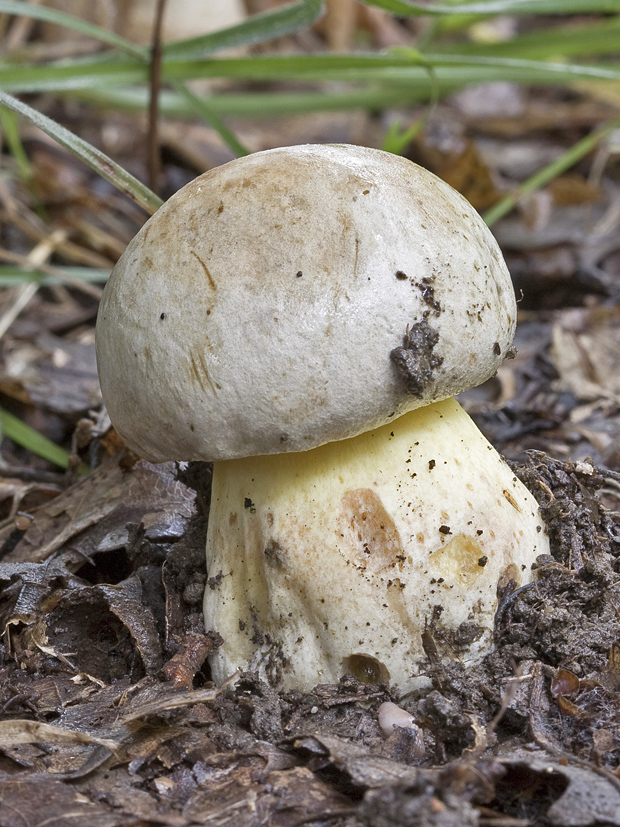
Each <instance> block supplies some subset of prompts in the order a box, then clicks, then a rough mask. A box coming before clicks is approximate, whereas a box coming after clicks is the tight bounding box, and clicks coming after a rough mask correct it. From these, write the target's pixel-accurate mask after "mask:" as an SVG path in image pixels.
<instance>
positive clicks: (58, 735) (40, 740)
mask: <svg viewBox="0 0 620 827" xmlns="http://www.w3.org/2000/svg"><path fill="white" fill-rule="evenodd" d="M17 744H99V745H100V746H102V747H107V748H108V749H110V750H112V751H113V752H115V751H116V750H117V749H118V748H119V744H117V743H116V741H110V740H108V739H107V738H96V737H95V736H94V735H88V734H87V733H86V732H78V731H76V730H71V729H63V728H62V727H57V726H53V725H52V724H44V723H40V722H39V721H27V720H14V721H0V746H2V747H14V746H16V745H17Z"/></svg>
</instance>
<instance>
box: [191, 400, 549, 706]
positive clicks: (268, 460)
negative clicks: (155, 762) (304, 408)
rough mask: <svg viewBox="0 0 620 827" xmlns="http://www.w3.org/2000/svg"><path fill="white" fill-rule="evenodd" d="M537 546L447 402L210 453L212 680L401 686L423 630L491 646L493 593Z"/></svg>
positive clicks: (521, 510) (418, 670) (465, 654)
mask: <svg viewBox="0 0 620 827" xmlns="http://www.w3.org/2000/svg"><path fill="white" fill-rule="evenodd" d="M547 550H548V541H547V537H546V534H545V532H544V529H543V524H542V520H541V518H540V514H539V511H538V507H537V504H536V502H535V500H534V498H533V497H532V496H531V494H530V493H529V492H528V491H527V490H526V489H525V487H524V486H523V485H522V484H521V483H520V482H519V481H518V480H517V478H516V477H515V476H514V474H513V473H512V471H511V470H510V469H509V468H508V466H507V465H506V464H505V463H504V462H503V460H502V459H501V457H500V456H499V454H498V453H497V452H496V451H495V449H494V448H493V447H492V446H491V445H490V444H489V443H488V442H487V440H486V439H485V438H484V436H483V435H482V434H481V433H480V431H479V430H478V429H477V427H476V426H475V424H474V423H473V421H472V420H471V419H470V418H469V416H468V415H467V414H466V413H465V412H464V411H463V409H462V408H461V407H460V405H459V404H458V403H457V402H456V400H455V399H447V400H444V401H442V402H436V403H434V404H431V405H427V406H425V407H422V408H419V409H418V410H415V411H412V412H410V413H407V414H405V415H404V416H402V417H400V418H398V419H396V420H394V421H393V422H391V423H390V424H387V425H384V426H382V427H380V428H377V429H376V430H374V431H369V432H367V433H365V434H362V435H361V436H358V437H354V438H352V439H347V440H342V441H340V442H333V443H329V444H327V445H323V446H321V447H319V448H315V449H314V450H311V451H307V452H304V453H287V454H279V455H271V456H262V457H250V458H247V459H235V460H229V461H223V462H218V463H216V464H215V468H214V477H213V494H212V504H211V514H210V521H209V532H208V537H207V564H208V570H209V578H210V580H209V586H210V587H209V588H207V589H206V594H205V620H206V624H207V628H214V629H216V630H217V631H218V632H219V633H220V634H221V635H222V636H223V638H224V644H223V646H222V647H221V648H220V649H218V650H217V651H216V652H215V653H214V654H213V655H212V657H211V665H212V670H213V676H214V679H215V680H216V681H217V682H218V683H219V682H222V681H223V680H224V679H225V678H226V677H227V676H228V675H230V674H231V673H232V672H234V671H235V670H236V669H248V668H249V669H253V670H257V671H258V672H259V674H260V675H261V676H262V677H264V678H266V679H268V680H269V681H270V682H271V683H272V684H274V685H277V686H279V687H281V688H291V687H295V688H298V689H310V688H311V687H312V686H314V685H315V684H317V683H326V682H336V681H338V680H339V678H340V677H341V676H342V675H343V674H347V673H352V674H354V675H356V676H357V677H359V678H365V679H367V680H373V681H374V680H385V681H390V683H391V684H392V686H393V687H397V688H398V689H399V690H401V691H408V690H410V689H412V688H414V687H415V685H416V683H419V680H417V678H418V676H419V675H421V674H422V673H423V672H424V668H423V663H422V662H423V661H424V659H425V652H424V647H423V643H422V635H423V633H424V631H425V629H429V630H430V631H431V632H432V634H433V638H434V640H435V643H436V644H437V646H438V648H439V651H440V653H442V654H448V655H449V656H450V657H453V658H460V659H461V660H463V661H464V662H465V663H472V662H475V661H476V660H479V659H480V658H481V657H482V656H483V655H484V654H485V653H487V652H488V651H489V650H490V648H491V646H492V630H493V618H494V613H495V610H496V607H497V593H498V588H499V587H501V586H502V585H507V584H508V583H509V582H510V581H511V580H512V581H514V583H515V585H516V586H520V585H522V584H524V583H526V582H529V580H530V579H531V566H532V563H533V562H534V561H535V559H536V557H537V556H538V555H539V554H543V553H545V552H546V551H547Z"/></svg>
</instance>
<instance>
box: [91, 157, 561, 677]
mask: <svg viewBox="0 0 620 827" xmlns="http://www.w3.org/2000/svg"><path fill="white" fill-rule="evenodd" d="M515 321H516V305H515V299H514V293H513V290H512V285H511V281H510V275H509V273H508V270H507V268H506V265H505V264H504V261H503V259H502V256H501V253H500V251H499V248H498V246H497V244H496V242H495V240H494V238H493V237H492V235H491V233H490V232H489V230H488V229H487V227H486V226H485V224H484V223H483V221H482V220H481V218H480V217H479V216H478V215H477V214H476V212H475V211H474V210H473V208H472V207H471V206H470V204H469V203H468V202H467V201H466V200H465V199H464V198H462V196H460V195H459V194H458V193H457V192H455V191H454V190H453V189H452V188H451V187H449V186H448V185H447V184H445V183H444V182H443V181H441V180H440V179H438V178H437V177H435V176H434V175H432V174H431V173H429V172H428V171H426V170H425V169H422V168H421V167H419V166H417V165H415V164H413V163H411V162H410V161H408V160H405V159H403V158H402V157H398V156H395V155H392V154H389V153H386V152H381V151H379V150H376V149H368V148H363V147H356V146H347V145H328V146H313V145H307V146H296V147H287V148H280V149H274V150H269V151H266V152H259V153H256V154H255V155H252V156H248V157H245V158H240V159H238V160H235V161H232V162H230V163H228V164H225V165H223V166H221V167H218V168H216V169H213V170H211V171H209V172H207V173H205V174H204V175H201V176H199V177H198V178H196V179H195V180H194V181H192V182H191V183H189V184H188V185H187V186H186V187H184V188H183V189H182V190H180V191H179V192H177V193H176V194H175V195H174V196H173V197H172V198H171V199H170V200H169V201H168V202H167V203H166V204H164V206H163V207H161V208H160V210H159V211H158V212H157V213H156V214H155V215H154V216H153V217H152V218H151V219H150V220H149V221H148V222H147V224H146V225H145V226H144V227H143V229H142V230H141V231H140V232H139V233H138V235H137V236H136V237H135V238H134V239H133V241H132V242H131V243H130V244H129V246H128V248H127V250H126V251H125V253H124V254H123V256H122V258H121V259H120V261H119V263H118V264H117V266H116V268H115V270H114V272H113V273H112V276H111V277H110V280H109V282H108V284H107V286H106V288H105V291H104V295H103V299H102V302H101V308H100V312H99V318H98V321H97V356H98V364H99V375H100V380H101V387H102V392H103V397H104V400H105V402H106V405H107V408H108V411H109V414H110V417H111V420H112V423H113V424H114V426H115V428H116V429H117V431H118V432H119V433H120V435H121V436H122V438H123V439H124V440H125V441H126V443H127V444H128V445H129V446H130V447H131V448H132V449H133V450H134V451H135V452H137V453H138V454H139V455H141V456H142V457H144V458H145V459H148V460H151V461H155V462H159V461H163V460H169V459H175V460H207V461H213V462H214V471H213V489H212V501H211V511H210V516H209V529H208V538H207V565H208V575H209V581H208V588H207V589H206V593H205V601H204V611H205V622H206V626H207V628H212V629H216V630H217V631H218V632H219V633H220V634H221V635H222V637H223V639H224V643H223V645H222V646H221V647H220V648H219V649H218V650H217V651H216V652H215V653H214V654H213V655H212V657H211V668H212V673H213V677H214V680H215V681H217V682H221V681H223V680H224V679H225V678H226V677H228V676H229V675H230V674H231V673H233V672H234V671H235V670H236V669H252V670H256V671H257V672H258V673H259V674H260V675H261V676H262V677H264V678H266V679H268V680H269V681H270V682H271V683H272V684H273V685H275V686H278V687H281V688H291V687H294V688H299V689H308V688H310V687H312V686H314V685H315V684H317V683H325V682H333V681H337V680H338V679H339V678H340V677H341V676H342V675H343V674H354V675H356V676H357V677H358V678H361V679H366V680H373V681H375V680H381V681H389V682H391V684H392V685H393V686H394V687H397V688H398V689H399V690H401V691H407V690H409V689H411V688H413V687H414V686H416V685H418V684H419V683H420V681H421V680H422V678H421V677H420V676H422V675H423V673H424V661H425V658H426V657H427V655H428V654H429V652H430V651H431V650H432V652H433V653H435V654H433V656H436V657H440V656H443V655H445V656H447V657H451V658H459V659H461V660H462V661H463V662H464V663H465V664H470V663H474V662H475V661H477V660H479V659H480V658H481V657H482V656H483V655H484V654H486V653H487V652H489V650H490V649H491V648H492V630H493V618H494V613H495V610H496V607H497V601H498V589H501V588H504V587H508V586H509V585H510V584H511V583H512V584H513V586H514V587H518V586H521V585H523V584H525V583H526V582H528V581H529V580H530V579H531V576H532V575H531V566H532V563H534V561H535V559H536V557H537V556H538V555H539V554H543V553H546V552H547V551H548V540H547V537H546V533H545V530H544V527H543V523H542V520H541V518H540V514H539V511H538V507H537V505H536V502H535V500H534V498H533V497H532V496H531V495H530V493H529V492H528V491H527V490H526V489H525V487H524V486H523V485H522V484H521V482H519V481H518V480H517V478H516V477H515V475H514V474H513V472H512V471H511V470H510V469H509V468H508V466H507V465H506V464H505V463H504V462H503V460H502V459H501V458H500V456H499V454H497V452H496V451H495V450H494V449H493V447H492V446H491V445H490V444H489V443H488V442H487V441H486V439H485V438H484V437H483V435H482V434H481V433H480V431H478V429H477V428H476V426H475V425H474V423H473V422H472V420H471V419H470V418H469V417H468V416H467V414H466V413H465V412H464V411H463V409H462V408H461V407H460V405H459V404H458V403H457V402H456V400H455V399H454V398H452V397H453V396H454V394H457V393H459V392H461V391H463V390H465V389H466V388H470V387H472V386H475V385H478V384H480V383H481V382H484V381H485V380H486V379H488V378H489V377H490V376H492V375H493V374H494V373H495V371H496V370H497V368H498V366H499V365H500V364H501V362H502V360H503V359H504V358H505V357H506V356H507V355H509V354H510V349H511V342H512V339H513V335H514V329H515ZM429 647H430V649H429Z"/></svg>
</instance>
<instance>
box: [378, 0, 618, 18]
mask: <svg viewBox="0 0 620 827" xmlns="http://www.w3.org/2000/svg"><path fill="white" fill-rule="evenodd" d="M364 2H365V3H366V4H367V5H369V6H377V7H378V8H380V9H385V11H389V12H392V14H398V15H408V16H409V15H411V16H419V15H427V16H429V15H433V16H440V15H444V14H445V15H451V14H458V15H463V14H484V15H487V14H581V13H584V12H585V13H591V14H594V13H596V14H598V13H613V12H618V11H620V0H478V2H468V3H459V4H458V5H456V6H448V5H445V4H442V3H433V4H431V5H428V6H426V5H422V4H421V3H410V2H408V0H364Z"/></svg>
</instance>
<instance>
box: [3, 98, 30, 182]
mask: <svg viewBox="0 0 620 827" xmlns="http://www.w3.org/2000/svg"><path fill="white" fill-rule="evenodd" d="M0 127H1V128H2V134H3V136H4V140H5V141H6V145H7V146H8V148H9V150H10V151H11V155H12V156H13V158H15V163H16V164H17V170H18V172H19V176H20V178H21V179H22V181H23V182H24V183H25V184H26V185H28V184H29V182H30V179H31V178H32V170H31V168H30V161H29V160H28V156H27V154H26V150H25V149H24V145H23V144H22V142H21V138H20V135H19V126H18V122H17V115H16V114H15V112H11V110H10V109H5V108H4V107H2V106H0Z"/></svg>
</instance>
